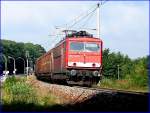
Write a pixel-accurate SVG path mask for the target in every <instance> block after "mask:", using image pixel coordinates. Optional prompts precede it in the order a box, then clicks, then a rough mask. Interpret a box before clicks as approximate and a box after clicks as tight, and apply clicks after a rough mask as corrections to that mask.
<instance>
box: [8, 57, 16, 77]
mask: <svg viewBox="0 0 150 113" xmlns="http://www.w3.org/2000/svg"><path fill="white" fill-rule="evenodd" d="M8 58H10V59H13V61H14V71H13V74H14V75H15V74H16V62H15V58H13V57H11V56H8Z"/></svg>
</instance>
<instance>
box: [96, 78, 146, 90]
mask: <svg viewBox="0 0 150 113" xmlns="http://www.w3.org/2000/svg"><path fill="white" fill-rule="evenodd" d="M147 81H148V80H147V79H144V78H142V77H141V76H137V75H136V76H129V77H127V78H125V79H120V80H117V79H111V78H106V77H104V78H103V79H102V81H101V82H100V83H99V84H98V86H99V87H104V88H113V89H122V90H133V91H142V92H143V91H144V92H147V91H148V82H147Z"/></svg>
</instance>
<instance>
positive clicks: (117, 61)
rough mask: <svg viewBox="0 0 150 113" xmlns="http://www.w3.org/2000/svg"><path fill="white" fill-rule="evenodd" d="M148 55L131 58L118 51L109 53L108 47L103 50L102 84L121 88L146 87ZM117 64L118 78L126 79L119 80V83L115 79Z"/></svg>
mask: <svg viewBox="0 0 150 113" xmlns="http://www.w3.org/2000/svg"><path fill="white" fill-rule="evenodd" d="M148 57H149V56H147V57H143V58H138V59H134V60H132V59H130V58H129V57H128V56H127V55H126V56H124V55H123V54H121V53H120V52H118V53H114V52H112V53H111V52H110V50H109V49H105V50H104V51H103V76H104V78H105V79H104V80H102V86H106V87H110V88H112V87H116V88H123V89H130V88H134V87H139V88H142V87H143V88H147V86H148ZM117 65H119V78H120V79H121V80H124V81H126V82H120V83H121V84H120V83H118V81H117V79H118V66H117ZM106 78H107V79H106ZM113 80H114V81H113ZM116 81H117V82H116ZM114 82H115V83H114ZM122 83H126V84H122ZM117 85H118V86H117Z"/></svg>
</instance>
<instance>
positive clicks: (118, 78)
mask: <svg viewBox="0 0 150 113" xmlns="http://www.w3.org/2000/svg"><path fill="white" fill-rule="evenodd" d="M117 67H118V80H119V74H120V73H119V64H118V65H117Z"/></svg>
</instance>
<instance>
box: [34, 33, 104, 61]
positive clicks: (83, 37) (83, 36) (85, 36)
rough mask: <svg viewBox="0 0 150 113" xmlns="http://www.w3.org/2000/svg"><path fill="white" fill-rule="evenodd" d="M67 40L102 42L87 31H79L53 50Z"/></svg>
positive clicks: (60, 42) (59, 43)
mask: <svg viewBox="0 0 150 113" xmlns="http://www.w3.org/2000/svg"><path fill="white" fill-rule="evenodd" d="M66 40H72V41H102V40H101V39H100V38H96V37H93V35H91V34H89V33H87V32H86V31H79V32H76V33H73V34H69V35H66V37H65V38H63V39H62V40H61V41H59V42H58V43H57V44H56V45H55V46H54V47H53V48H55V47H57V46H59V45H61V44H62V43H63V42H65V41H66ZM53 48H52V49H53ZM52 49H50V50H49V51H48V52H46V53H45V54H43V55H42V56H45V55H47V54H48V53H49V52H51V50H52ZM42 56H41V57H42ZM41 57H39V58H38V59H37V60H39V59H40V58H41Z"/></svg>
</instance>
